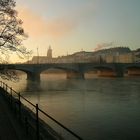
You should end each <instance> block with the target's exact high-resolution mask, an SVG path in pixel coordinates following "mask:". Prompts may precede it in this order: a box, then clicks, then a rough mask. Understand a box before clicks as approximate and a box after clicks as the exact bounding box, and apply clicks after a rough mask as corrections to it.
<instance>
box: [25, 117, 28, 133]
mask: <svg viewBox="0 0 140 140" xmlns="http://www.w3.org/2000/svg"><path fill="white" fill-rule="evenodd" d="M25 129H26V134H27V135H28V118H27V117H25Z"/></svg>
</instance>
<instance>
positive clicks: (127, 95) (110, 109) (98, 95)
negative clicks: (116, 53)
mask: <svg viewBox="0 0 140 140" xmlns="http://www.w3.org/2000/svg"><path fill="white" fill-rule="evenodd" d="M89 77H90V76H89ZM8 84H9V85H10V86H12V87H13V88H14V89H15V90H16V91H18V92H21V94H22V95H23V96H24V97H26V98H27V99H29V100H30V101H31V102H33V103H35V104H36V103H38V104H39V107H40V108H41V109H43V110H45V112H47V113H48V114H49V115H51V116H52V117H54V118H55V119H56V120H58V121H59V122H61V123H62V124H64V125H65V126H67V127H68V128H70V129H71V130H73V131H74V132H75V133H77V134H78V135H80V136H81V137H82V138H83V139H84V140H132V139H133V140H139V139H140V132H139V130H140V77H125V78H101V77H100V78H97V77H94V78H89V79H86V80H74V79H73V80H67V79H66V78H65V75H63V74H59V75H58V74H57V75H54V74H42V75H41V82H40V83H35V82H29V81H27V80H26V76H25V75H22V76H21V80H20V81H19V82H18V83H13V82H8ZM45 121H47V120H45ZM48 123H49V121H48ZM53 127H54V126H53ZM60 133H61V132H60ZM67 138H68V137H67ZM68 139H70V140H71V138H68Z"/></svg>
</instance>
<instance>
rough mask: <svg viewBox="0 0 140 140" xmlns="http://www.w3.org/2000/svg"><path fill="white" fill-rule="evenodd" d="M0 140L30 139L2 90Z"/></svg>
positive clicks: (0, 100) (0, 95)
mask: <svg viewBox="0 0 140 140" xmlns="http://www.w3.org/2000/svg"><path fill="white" fill-rule="evenodd" d="M0 140H28V138H27V137H26V135H25V133H24V130H23V128H21V127H20V125H19V123H18V121H17V120H16V118H15V117H14V115H13V113H12V111H11V110H10V109H9V107H8V105H7V104H6V102H5V100H4V98H3V95H2V94H1V90H0Z"/></svg>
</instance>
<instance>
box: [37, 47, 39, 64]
mask: <svg viewBox="0 0 140 140" xmlns="http://www.w3.org/2000/svg"><path fill="white" fill-rule="evenodd" d="M37 64H39V51H38V47H37Z"/></svg>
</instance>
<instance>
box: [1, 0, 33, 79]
mask: <svg viewBox="0 0 140 140" xmlns="http://www.w3.org/2000/svg"><path fill="white" fill-rule="evenodd" d="M15 6H16V3H15V1H14V0H0V62H1V63H8V59H9V57H10V55H11V54H12V53H16V54H17V55H18V56H19V57H21V58H24V57H26V56H27V57H29V55H30V54H31V52H30V51H27V49H26V48H25V47H24V46H23V45H22V41H23V40H24V39H25V38H27V37H28V36H27V34H26V33H25V32H24V29H23V28H22V23H23V22H22V20H21V19H19V18H18V17H17V15H18V13H17V11H16V10H15V9H14V8H15ZM0 73H1V75H7V76H8V77H9V75H14V73H13V72H8V71H5V72H0ZM1 77H4V76H1Z"/></svg>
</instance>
